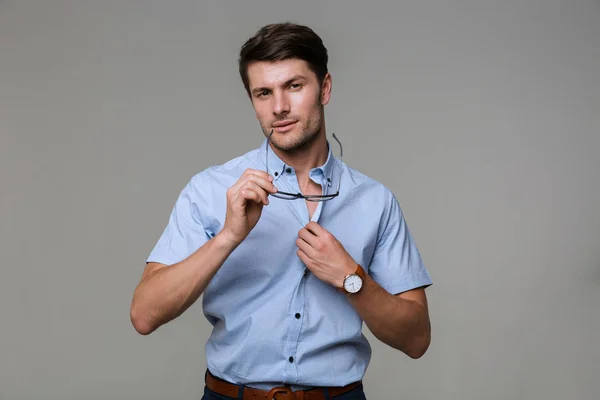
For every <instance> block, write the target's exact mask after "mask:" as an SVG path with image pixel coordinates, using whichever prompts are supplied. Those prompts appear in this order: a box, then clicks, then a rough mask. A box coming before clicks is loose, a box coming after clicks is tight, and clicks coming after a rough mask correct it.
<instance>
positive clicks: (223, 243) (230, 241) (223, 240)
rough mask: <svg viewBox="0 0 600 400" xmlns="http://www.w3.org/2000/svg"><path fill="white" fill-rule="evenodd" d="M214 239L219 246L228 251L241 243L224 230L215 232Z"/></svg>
mask: <svg viewBox="0 0 600 400" xmlns="http://www.w3.org/2000/svg"><path fill="white" fill-rule="evenodd" d="M214 239H215V242H216V243H217V244H218V246H219V247H224V248H226V249H228V250H229V251H233V250H235V249H236V248H237V247H238V246H239V245H240V243H241V241H239V240H236V239H235V238H233V237H232V235H231V234H230V233H229V232H228V231H226V230H222V231H221V232H219V233H217V234H216V235H215V237H214Z"/></svg>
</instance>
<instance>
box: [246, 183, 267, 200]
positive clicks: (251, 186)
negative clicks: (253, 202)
mask: <svg viewBox="0 0 600 400" xmlns="http://www.w3.org/2000/svg"><path fill="white" fill-rule="evenodd" d="M240 192H241V193H242V195H243V196H244V197H245V198H248V197H246V196H251V198H252V199H255V196H257V197H258V200H259V201H260V202H261V203H263V204H265V205H267V204H269V198H268V196H269V194H268V193H267V192H266V191H265V190H264V189H263V188H261V187H260V186H258V185H257V184H256V183H254V182H251V181H248V182H246V183H245V184H244V186H242V187H241V188H240Z"/></svg>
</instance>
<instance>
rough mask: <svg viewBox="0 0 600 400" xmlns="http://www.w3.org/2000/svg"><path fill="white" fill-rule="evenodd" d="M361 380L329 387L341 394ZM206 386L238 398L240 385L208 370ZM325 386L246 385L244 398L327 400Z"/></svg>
mask: <svg viewBox="0 0 600 400" xmlns="http://www.w3.org/2000/svg"><path fill="white" fill-rule="evenodd" d="M361 383H362V382H361V381H358V382H354V383H351V384H349V385H346V386H343V387H328V388H326V389H327V391H328V392H329V396H330V397H334V396H339V395H340V394H343V393H346V392H349V391H350V390H352V389H354V388H357V387H358V386H360V385H361ZM206 386H207V387H208V388H209V389H210V390H212V391H213V392H216V393H219V394H221V395H223V396H227V397H233V398H234V399H237V398H238V394H239V390H240V389H239V387H238V386H236V385H233V384H231V383H229V382H227V381H224V380H222V379H219V378H217V377H215V376H214V375H212V374H211V373H210V371H207V372H206ZM324 389H325V388H321V387H319V388H314V389H310V390H297V391H295V392H294V391H292V390H291V389H290V388H289V387H285V386H278V387H274V388H273V389H271V390H270V391H268V390H260V389H254V388H250V387H244V393H243V397H242V399H243V400H273V399H275V400H325V399H326V397H325V390H324Z"/></svg>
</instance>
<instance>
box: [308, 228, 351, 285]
mask: <svg viewBox="0 0 600 400" xmlns="http://www.w3.org/2000/svg"><path fill="white" fill-rule="evenodd" d="M296 245H297V246H298V251H297V252H296V254H298V257H300V259H301V260H302V262H303V263H304V265H306V267H307V268H308V269H309V270H310V271H311V272H312V273H313V274H315V276H316V277H317V278H319V279H320V280H322V281H323V282H325V283H328V284H330V285H331V286H334V287H335V288H341V287H342V285H343V283H344V278H345V277H346V276H347V275H349V274H352V273H354V271H355V270H356V262H355V261H354V260H353V259H352V257H351V256H350V254H348V252H347V251H346V249H344V246H342V244H341V243H340V242H339V241H338V240H337V239H336V238H335V236H333V235H332V234H331V233H329V232H328V231H327V230H326V229H325V228H323V227H322V226H320V225H319V224H317V223H316V222H312V221H311V222H309V223H308V224H307V225H306V226H305V227H304V228H302V229H301V230H300V231H299V232H298V239H296Z"/></svg>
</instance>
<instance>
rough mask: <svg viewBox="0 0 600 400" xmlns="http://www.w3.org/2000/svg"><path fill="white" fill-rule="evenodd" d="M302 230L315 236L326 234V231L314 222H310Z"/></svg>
mask: <svg viewBox="0 0 600 400" xmlns="http://www.w3.org/2000/svg"><path fill="white" fill-rule="evenodd" d="M304 228H305V229H306V230H307V231H309V232H310V233H312V234H313V235H315V236H322V235H324V234H325V233H327V231H326V230H325V229H324V228H323V227H322V226H321V225H319V224H317V223H316V222H315V221H310V222H309V223H308V224H306V226H304Z"/></svg>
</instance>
